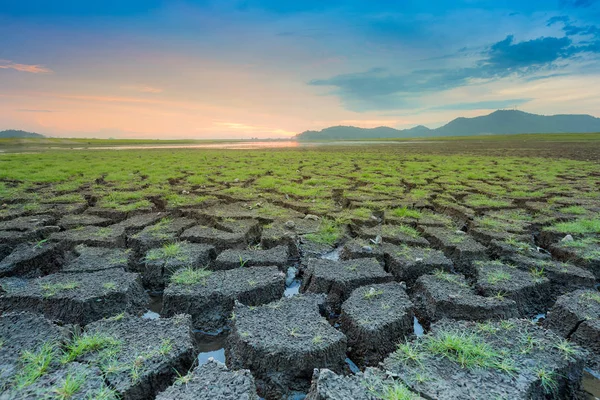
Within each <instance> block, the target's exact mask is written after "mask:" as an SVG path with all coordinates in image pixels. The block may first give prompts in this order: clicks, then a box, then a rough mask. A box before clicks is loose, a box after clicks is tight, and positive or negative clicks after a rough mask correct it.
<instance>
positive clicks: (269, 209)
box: [197, 201, 304, 223]
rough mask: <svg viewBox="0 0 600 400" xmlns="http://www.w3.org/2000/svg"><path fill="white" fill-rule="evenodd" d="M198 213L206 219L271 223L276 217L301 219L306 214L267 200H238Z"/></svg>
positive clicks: (198, 211)
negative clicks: (252, 220)
mask: <svg viewBox="0 0 600 400" xmlns="http://www.w3.org/2000/svg"><path fill="white" fill-rule="evenodd" d="M197 213H198V215H200V216H204V218H206V219H216V218H224V219H226V218H233V219H257V220H259V221H261V222H264V223H270V222H273V221H275V220H276V219H300V218H303V217H304V214H302V213H299V212H298V211H294V210H291V209H289V208H284V207H280V206H277V205H274V204H270V203H266V202H262V201H261V202H258V203H257V202H253V203H252V202H248V203H243V202H238V203H232V204H218V205H216V206H214V207H209V208H206V209H202V210H197Z"/></svg>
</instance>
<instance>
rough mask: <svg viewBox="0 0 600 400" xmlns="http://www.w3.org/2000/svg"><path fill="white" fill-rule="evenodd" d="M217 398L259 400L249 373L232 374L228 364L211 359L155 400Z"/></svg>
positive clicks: (210, 399)
mask: <svg viewBox="0 0 600 400" xmlns="http://www.w3.org/2000/svg"><path fill="white" fill-rule="evenodd" d="M214 399H218V400H258V399H259V397H258V395H257V394H256V385H255V384H254V378H253V377H252V374H251V373H250V371H248V370H247V369H243V370H239V371H232V370H229V369H227V367H226V366H225V364H223V363H220V362H219V361H216V360H211V359H209V361H208V362H207V363H206V364H204V365H202V366H199V367H197V368H196V369H194V370H193V371H191V372H189V373H188V374H187V375H185V376H184V377H182V378H180V379H179V380H178V381H176V382H175V383H174V384H173V385H172V386H169V387H168V388H167V390H165V391H164V392H162V393H160V394H159V395H158V396H156V400H214Z"/></svg>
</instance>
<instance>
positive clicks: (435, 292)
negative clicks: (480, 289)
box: [411, 273, 518, 325]
mask: <svg viewBox="0 0 600 400" xmlns="http://www.w3.org/2000/svg"><path fill="white" fill-rule="evenodd" d="M411 295H412V296H411V298H412V300H413V302H414V304H415V312H416V313H417V314H418V316H419V317H420V318H421V319H422V320H423V321H424V322H425V324H426V325H428V324H430V323H431V322H435V321H439V320H441V319H443V318H452V319H464V320H475V321H483V320H487V319H504V318H513V317H516V316H518V310H517V305H516V303H515V302H514V301H513V300H509V299H501V298H493V297H483V296H479V295H477V294H476V293H475V291H474V290H473V289H472V288H471V287H470V286H469V285H468V284H467V282H466V280H465V278H464V277H463V276H462V275H455V274H448V273H436V274H435V275H423V276H421V277H420V278H419V279H417V282H416V283H415V286H414V287H413V289H412V291H411Z"/></svg>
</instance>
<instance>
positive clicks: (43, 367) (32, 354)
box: [14, 342, 58, 390]
mask: <svg viewBox="0 0 600 400" xmlns="http://www.w3.org/2000/svg"><path fill="white" fill-rule="evenodd" d="M57 355H58V347H57V345H56V344H55V343H52V342H46V343H44V344H43V345H41V346H40V348H39V349H37V350H36V351H29V350H25V351H23V352H22V353H21V357H20V358H19V363H20V369H19V372H18V373H17V375H16V376H15V377H14V386H15V388H16V389H17V390H19V389H23V388H25V387H27V386H29V385H31V384H33V383H35V381H37V380H38V378H39V377H41V376H42V375H44V374H45V373H46V372H47V371H48V368H49V367H50V364H51V363H52V361H53V360H54V359H55V358H56V356H57Z"/></svg>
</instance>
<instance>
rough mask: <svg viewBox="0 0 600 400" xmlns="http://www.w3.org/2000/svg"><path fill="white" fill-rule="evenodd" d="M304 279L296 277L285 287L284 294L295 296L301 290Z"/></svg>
mask: <svg viewBox="0 0 600 400" xmlns="http://www.w3.org/2000/svg"><path fill="white" fill-rule="evenodd" d="M301 283H302V281H301V280H300V279H294V280H293V281H292V282H291V283H290V285H289V286H286V287H285V291H284V292H283V295H284V296H285V297H293V296H295V295H297V294H298V293H299V292H300V284H301Z"/></svg>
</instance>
